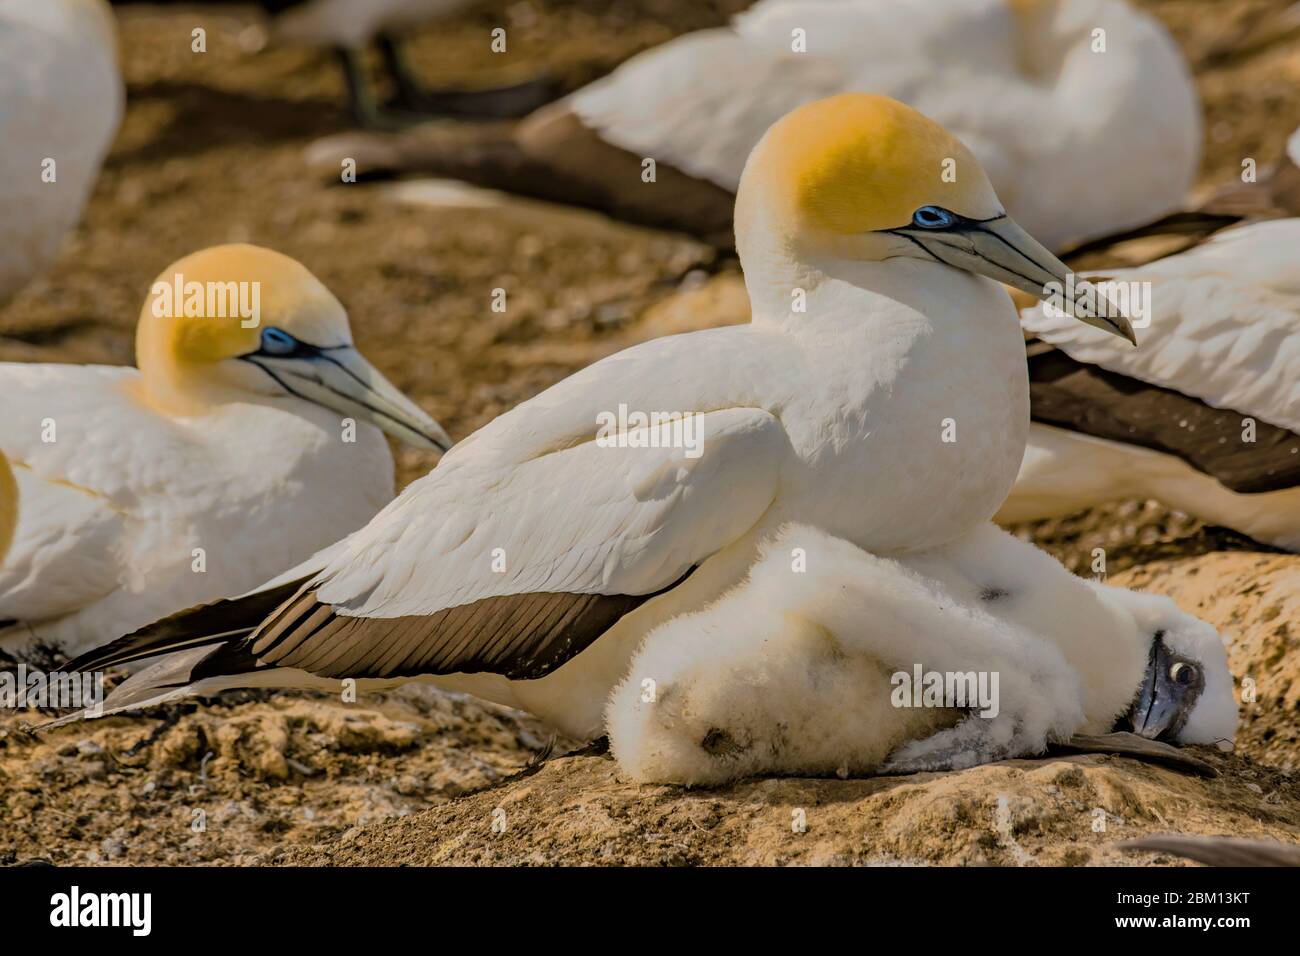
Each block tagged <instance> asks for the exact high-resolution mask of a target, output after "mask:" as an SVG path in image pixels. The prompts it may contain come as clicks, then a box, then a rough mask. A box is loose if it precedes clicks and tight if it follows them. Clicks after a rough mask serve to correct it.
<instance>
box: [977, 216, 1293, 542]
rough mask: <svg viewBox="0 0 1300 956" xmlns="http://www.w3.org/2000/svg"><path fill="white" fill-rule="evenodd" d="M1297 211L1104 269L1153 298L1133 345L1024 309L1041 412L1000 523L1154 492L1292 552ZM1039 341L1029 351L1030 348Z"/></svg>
mask: <svg viewBox="0 0 1300 956" xmlns="http://www.w3.org/2000/svg"><path fill="white" fill-rule="evenodd" d="M1297 250H1300V219H1279V220H1274V221H1268V222H1260V223H1253V224H1249V225H1245V226H1241V227H1238V228H1234V229H1229V230H1227V231H1224V232H1220V233H1218V234H1217V235H1216V236H1214V237H1213V238H1211V239H1210V240H1209V241H1208V242H1205V243H1203V244H1202V245H1199V246H1197V247H1195V248H1194V249H1192V250H1190V251H1188V252H1184V253H1181V254H1179V255H1175V256H1170V257H1169V258H1166V259H1160V260H1158V261H1156V262H1153V263H1150V264H1148V265H1145V266H1141V267H1139V268H1135V269H1120V270H1111V271H1108V272H1107V273H1106V275H1107V277H1108V278H1109V279H1110V280H1111V281H1113V282H1116V283H1124V284H1126V285H1127V284H1131V285H1129V288H1130V289H1132V290H1133V291H1134V292H1136V293H1141V294H1143V295H1144V297H1145V298H1147V299H1148V307H1149V312H1150V314H1149V316H1148V317H1147V318H1148V321H1149V328H1145V329H1142V330H1140V331H1139V334H1140V336H1141V342H1142V347H1141V348H1140V349H1126V350H1124V351H1120V350H1116V349H1113V348H1110V347H1109V345H1108V343H1107V342H1106V341H1104V337H1103V336H1096V335H1090V334H1088V331H1087V330H1083V331H1082V332H1076V331H1075V329H1073V328H1071V327H1070V326H1071V325H1074V324H1076V323H1072V322H1070V321H1068V320H1064V319H1061V318H1056V317H1053V316H1052V315H1051V314H1050V313H1049V312H1048V311H1047V310H1043V309H1040V308H1037V307H1030V308H1026V309H1024V310H1023V311H1022V313H1021V318H1022V321H1023V323H1024V326H1025V327H1026V328H1027V329H1028V330H1029V331H1031V332H1033V333H1034V334H1035V335H1037V336H1038V338H1039V339H1041V340H1043V341H1044V342H1047V343H1050V344H1051V345H1052V346H1055V349H1040V350H1038V354H1033V355H1031V357H1030V360H1029V364H1030V392H1031V399H1032V402H1031V404H1032V414H1033V417H1034V420H1035V424H1034V426H1033V427H1032V428H1031V430H1030V438H1029V445H1028V447H1027V449H1026V451H1025V460H1024V464H1023V466H1022V468H1021V471H1020V477H1019V478H1018V480H1017V481H1016V486H1015V488H1014V489H1013V490H1012V492H1011V495H1010V497H1009V498H1008V499H1007V501H1006V503H1005V504H1004V505H1003V507H1002V510H1001V511H1000V512H999V514H998V520H999V521H1004V522H1015V521H1027V520H1032V519H1036V518H1047V517H1055V516H1058V515H1063V514H1068V513H1070V512H1073V511H1078V510H1080V509H1082V508H1085V507H1088V506H1090V505H1094V504H1100V503H1103V502H1106V501H1113V500H1118V499H1124V498H1156V499H1159V500H1160V501H1162V502H1164V503H1165V504H1166V505H1168V506H1169V507H1171V508H1176V509H1178V510H1180V511H1183V512H1186V513H1187V514H1190V515H1194V516H1196V517H1198V518H1200V519H1201V520H1203V521H1206V522H1209V523H1211V524H1219V525H1225V526H1227V527H1230V528H1234V529H1236V530H1238V531H1240V532H1242V533H1244V534H1247V535H1250V536H1251V537H1253V538H1255V539H1257V540H1259V541H1263V542H1266V543H1268V544H1273V545H1276V546H1278V547H1283V548H1287V549H1289V550H1292V551H1300V280H1298V279H1297V275H1300V271H1298V270H1300V254H1298V253H1297ZM1033 351H1035V349H1034V348H1033V347H1032V346H1031V352H1033Z"/></svg>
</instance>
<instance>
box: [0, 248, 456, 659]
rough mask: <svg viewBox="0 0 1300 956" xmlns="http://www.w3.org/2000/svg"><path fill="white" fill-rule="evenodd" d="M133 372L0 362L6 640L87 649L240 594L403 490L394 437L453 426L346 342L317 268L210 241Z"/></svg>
mask: <svg viewBox="0 0 1300 956" xmlns="http://www.w3.org/2000/svg"><path fill="white" fill-rule="evenodd" d="M136 357H137V360H138V362H139V366H140V370H139V371H136V370H135V369H132V368H116V367H109V366H87V365H35V364H31V365H29V364H17V363H5V364H0V392H2V393H3V394H4V409H5V410H4V414H3V415H2V416H0V448H3V450H4V452H5V454H6V455H8V457H9V459H10V461H11V462H12V464H13V465H14V468H15V471H16V474H17V477H18V488H19V493H20V495H21V508H20V510H19V515H18V524H17V529H16V531H15V535H14V541H13V546H12V548H11V550H10V552H9V556H8V560H7V561H6V562H5V563H4V565H3V566H2V567H0V621H5V622H10V626H9V627H8V628H6V629H3V630H0V643H3V644H5V645H15V644H19V643H22V642H25V641H26V640H27V639H29V638H31V637H38V638H41V639H43V640H46V641H52V642H57V643H60V644H62V645H64V647H65V648H67V649H72V650H83V649H85V648H86V647H88V646H92V645H93V644H94V643H95V642H97V641H101V640H102V639H103V634H104V631H105V629H110V630H116V629H122V628H125V629H127V630H130V629H132V628H136V627H139V626H140V625H142V624H145V623H148V622H149V621H153V620H156V619H158V618H159V617H161V616H163V615H165V614H170V613H172V612H174V611H177V610H180V609H183V608H187V607H190V606H192V605H193V604H195V603H196V602H198V601H207V600H212V599H213V598H216V597H220V596H221V595H223V594H233V593H240V592H241V591H244V590H247V589H248V588H251V587H254V586H256V585H258V584H260V583H262V582H263V581H265V580H267V578H269V577H271V576H272V575H273V574H275V573H277V572H279V571H282V570H283V569H285V568H287V567H292V566H293V565H294V564H296V563H297V562H299V561H302V560H303V559H304V558H306V557H308V556H310V555H311V554H312V553H313V552H315V551H316V550H317V549H319V548H322V547H324V546H325V545H328V544H330V543H331V542H333V541H335V540H337V539H338V538H339V536H340V535H344V534H347V533H348V532H350V531H353V530H355V529H356V528H359V527H360V526H362V525H363V524H365V523H366V522H367V521H368V520H370V518H371V517H372V516H373V515H374V514H375V512H377V511H378V510H379V509H380V508H382V507H383V506H384V505H386V504H387V503H388V502H389V501H390V500H391V499H392V496H393V461H392V457H391V455H390V453H389V450H388V447H387V444H386V441H385V439H384V437H383V435H382V434H381V431H380V430H381V429H382V430H383V431H386V432H389V433H390V434H392V435H394V436H396V437H398V438H400V439H402V440H404V441H406V442H408V443H410V444H412V445H416V446H417V447H425V448H433V447H438V448H443V449H445V448H447V447H448V446H449V444H450V442H449V441H448V439H447V437H446V434H445V433H444V432H443V431H442V429H441V428H440V427H439V426H438V425H437V423H435V422H434V421H433V420H432V419H431V418H429V416H428V415H426V414H425V413H424V412H423V411H421V410H420V409H419V407H417V406H416V405H415V404H414V403H413V402H411V401H410V400H409V399H407V398H406V397H405V396H403V395H402V393H401V392H399V391H398V390H397V389H396V388H394V387H393V386H392V385H391V384H390V383H389V382H388V381H387V380H386V379H385V378H384V377H383V376H382V375H381V374H380V373H379V372H378V371H377V370H376V369H375V368H374V366H372V365H371V364H370V363H369V362H367V361H366V360H365V359H364V358H363V357H362V356H361V354H360V353H359V352H358V351H357V350H356V349H355V348H354V347H353V345H352V335H351V332H350V331H349V328H348V319H347V314H346V313H345V312H344V310H343V307H342V306H341V305H340V304H339V302H338V300H337V299H336V298H334V296H333V295H331V294H330V292H329V290H328V289H326V288H325V287H324V286H323V285H322V284H321V283H320V282H319V281H318V280H317V279H316V278H315V277H314V276H313V275H312V274H311V273H310V272H308V271H307V270H306V269H305V268H303V267H302V266H301V265H299V264H298V263H297V262H295V261H294V260H293V259H290V258H288V257H287V256H283V255H280V254H279V253H277V252H272V251H271V250H269V249H260V248H258V247H256V246H247V245H233V246H218V247H216V248H212V249H206V250H204V251H202V252H198V253H195V254H193V255H191V256H188V257H186V258H184V259H181V260H180V261H179V262H177V263H175V264H174V265H172V266H171V267H170V268H168V269H167V270H166V271H165V272H163V274H162V275H160V276H159V277H158V280H157V281H156V282H155V283H154V285H153V288H152V290H151V293H150V295H149V297H148V299H147V301H146V302H145V304H144V307H143V309H142V310H141V312H140V324H139V328H138V331H137V334H136Z"/></svg>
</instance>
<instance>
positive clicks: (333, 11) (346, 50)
mask: <svg viewBox="0 0 1300 956" xmlns="http://www.w3.org/2000/svg"><path fill="white" fill-rule="evenodd" d="M160 2H161V3H167V2H169V0H113V3H114V4H115V5H117V6H125V5H130V4H136V3H148V4H157V3H160ZM171 2H178V3H183V4H184V5H186V6H193V5H195V2H196V0H171ZM207 2H209V3H211V2H213V0H207ZM215 2H218V3H221V2H224V0H215ZM250 2H251V3H252V5H253V6H257V7H261V8H262V9H263V10H265V11H266V13H267V14H269V15H270V16H272V17H274V20H273V21H272V30H271V32H272V37H273V39H275V40H277V41H285V42H289V43H304V44H309V45H311V46H319V47H326V48H329V49H332V50H334V51H335V53H336V55H337V56H338V58H339V62H340V64H341V65H342V68H343V76H344V79H345V80H346V82H347V87H348V102H349V105H350V107H351V110H352V115H353V118H354V119H355V120H356V121H357V123H359V124H360V125H362V126H375V127H388V126H393V125H405V124H406V123H409V122H411V121H412V120H414V119H416V118H420V117H419V114H427V115H435V116H466V117H482V118H485V119H487V118H498V119H504V118H512V117H516V116H523V115H524V114H526V113H528V112H530V111H532V110H534V109H536V108H537V107H539V106H541V105H542V104H544V103H547V102H549V101H550V100H552V99H554V98H555V97H556V96H558V95H559V92H560V90H559V88H558V86H557V85H556V82H555V80H554V79H552V78H550V77H546V76H540V77H536V78H534V79H531V80H528V81H526V82H523V83H518V84H515V85H512V86H507V87H501V88H494V89H463V90H461V89H457V90H430V89H426V88H425V87H424V86H423V85H422V84H421V82H420V80H419V78H418V77H417V75H416V73H415V71H414V70H413V68H412V67H411V64H410V62H409V61H408V60H407V58H406V55H405V52H404V50H403V48H402V41H401V39H400V37H401V35H402V34H403V33H405V32H407V31H409V30H411V29H412V28H414V27H417V26H421V25H423V24H425V23H429V22H433V21H437V20H440V19H443V18H445V17H450V16H453V15H455V14H457V13H460V12H461V11H463V10H466V9H468V8H470V7H472V6H474V5H475V4H476V3H478V2H479V0H250ZM203 3H204V0H198V4H199V5H202V4H203ZM372 45H373V46H374V47H375V48H376V49H377V50H378V52H379V54H380V56H381V58H382V60H383V64H384V70H385V72H386V73H387V75H388V80H389V81H390V82H391V83H392V86H393V89H394V92H395V94H396V96H395V104H394V105H395V106H396V107H397V109H395V110H394V109H389V108H387V107H384V106H381V105H380V103H379V102H378V99H377V97H376V94H375V91H374V87H373V85H372V84H371V82H370V80H369V78H368V71H367V69H366V64H365V50H366V48H367V47H369V46H372Z"/></svg>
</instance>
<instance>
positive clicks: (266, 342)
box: [262, 329, 298, 355]
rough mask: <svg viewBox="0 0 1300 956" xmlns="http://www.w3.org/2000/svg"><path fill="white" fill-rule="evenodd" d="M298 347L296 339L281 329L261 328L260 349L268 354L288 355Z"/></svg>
mask: <svg viewBox="0 0 1300 956" xmlns="http://www.w3.org/2000/svg"><path fill="white" fill-rule="evenodd" d="M297 348H298V340H297V339H295V338H294V337H293V336H292V335H290V334H289V333H288V332H285V331H284V330H282V329H263V330H262V351H263V352H266V353H268V354H270V355H289V354H291V353H293V352H294V351H295V350H296V349H297Z"/></svg>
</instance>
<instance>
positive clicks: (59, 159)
mask: <svg viewBox="0 0 1300 956" xmlns="http://www.w3.org/2000/svg"><path fill="white" fill-rule="evenodd" d="M0 89H2V90H3V91H4V93H3V97H2V102H0V144H3V145H2V146H0V306H3V305H4V304H5V302H7V301H8V300H9V299H10V298H11V297H12V296H13V295H14V294H15V293H16V292H17V291H18V290H19V289H21V288H22V287H23V286H24V285H26V284H27V283H28V281H30V280H31V279H32V278H33V277H35V276H36V275H37V274H38V273H40V272H41V271H42V270H43V269H44V268H45V267H46V266H47V265H49V263H50V262H51V261H52V260H53V259H54V257H55V256H56V255H58V252H59V249H60V247H61V246H62V244H63V240H64V238H65V237H66V236H67V234H68V233H69V232H70V231H71V230H72V229H73V227H75V226H76V224H77V222H78V221H79V220H80V219H81V212H82V210H83V209H84V208H85V205H86V200H87V199H89V198H90V191H91V188H92V187H93V186H94V184H95V178H96V177H97V176H98V175H99V166H100V163H101V162H102V161H103V159H104V154H105V153H106V152H107V151H108V146H109V143H110V142H111V141H112V139H113V135H114V134H115V133H116V132H117V126H118V123H119V122H120V121H121V118H122V103H123V98H124V93H123V88H122V77H121V75H120V73H119V72H118V67H117V36H116V34H115V32H114V27H113V17H112V14H111V13H110V12H109V10H108V6H107V4H105V3H104V2H103V0H8V2H6V3H4V4H0Z"/></svg>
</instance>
